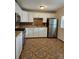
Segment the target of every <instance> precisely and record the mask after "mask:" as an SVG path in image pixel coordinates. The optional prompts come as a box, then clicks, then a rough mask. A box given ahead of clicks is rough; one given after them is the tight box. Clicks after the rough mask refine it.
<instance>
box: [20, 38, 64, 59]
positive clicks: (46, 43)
mask: <svg viewBox="0 0 79 59" xmlns="http://www.w3.org/2000/svg"><path fill="white" fill-rule="evenodd" d="M20 59H64V42H62V41H60V40H59V39H49V38H38V39H26V40H25V45H24V49H23V51H22V54H21V56H20Z"/></svg>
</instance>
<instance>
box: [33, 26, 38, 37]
mask: <svg viewBox="0 0 79 59" xmlns="http://www.w3.org/2000/svg"><path fill="white" fill-rule="evenodd" d="M33 35H34V37H39V36H38V28H34V33H33Z"/></svg>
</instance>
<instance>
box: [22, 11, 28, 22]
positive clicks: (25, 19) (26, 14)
mask: <svg viewBox="0 0 79 59" xmlns="http://www.w3.org/2000/svg"><path fill="white" fill-rule="evenodd" d="M21 22H28V12H26V11H22V19H21Z"/></svg>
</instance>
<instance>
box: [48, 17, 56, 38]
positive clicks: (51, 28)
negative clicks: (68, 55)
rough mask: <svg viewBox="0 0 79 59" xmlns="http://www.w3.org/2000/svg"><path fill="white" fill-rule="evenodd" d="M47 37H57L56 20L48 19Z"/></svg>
mask: <svg viewBox="0 0 79 59" xmlns="http://www.w3.org/2000/svg"><path fill="white" fill-rule="evenodd" d="M47 28H48V30H47V37H49V38H51V37H55V38H56V37H57V19H56V18H48V19H47Z"/></svg>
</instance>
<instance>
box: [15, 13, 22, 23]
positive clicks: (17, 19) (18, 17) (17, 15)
mask: <svg viewBox="0 0 79 59" xmlns="http://www.w3.org/2000/svg"><path fill="white" fill-rule="evenodd" d="M20 20H21V17H20V15H19V14H18V13H15V21H16V22H20Z"/></svg>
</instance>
